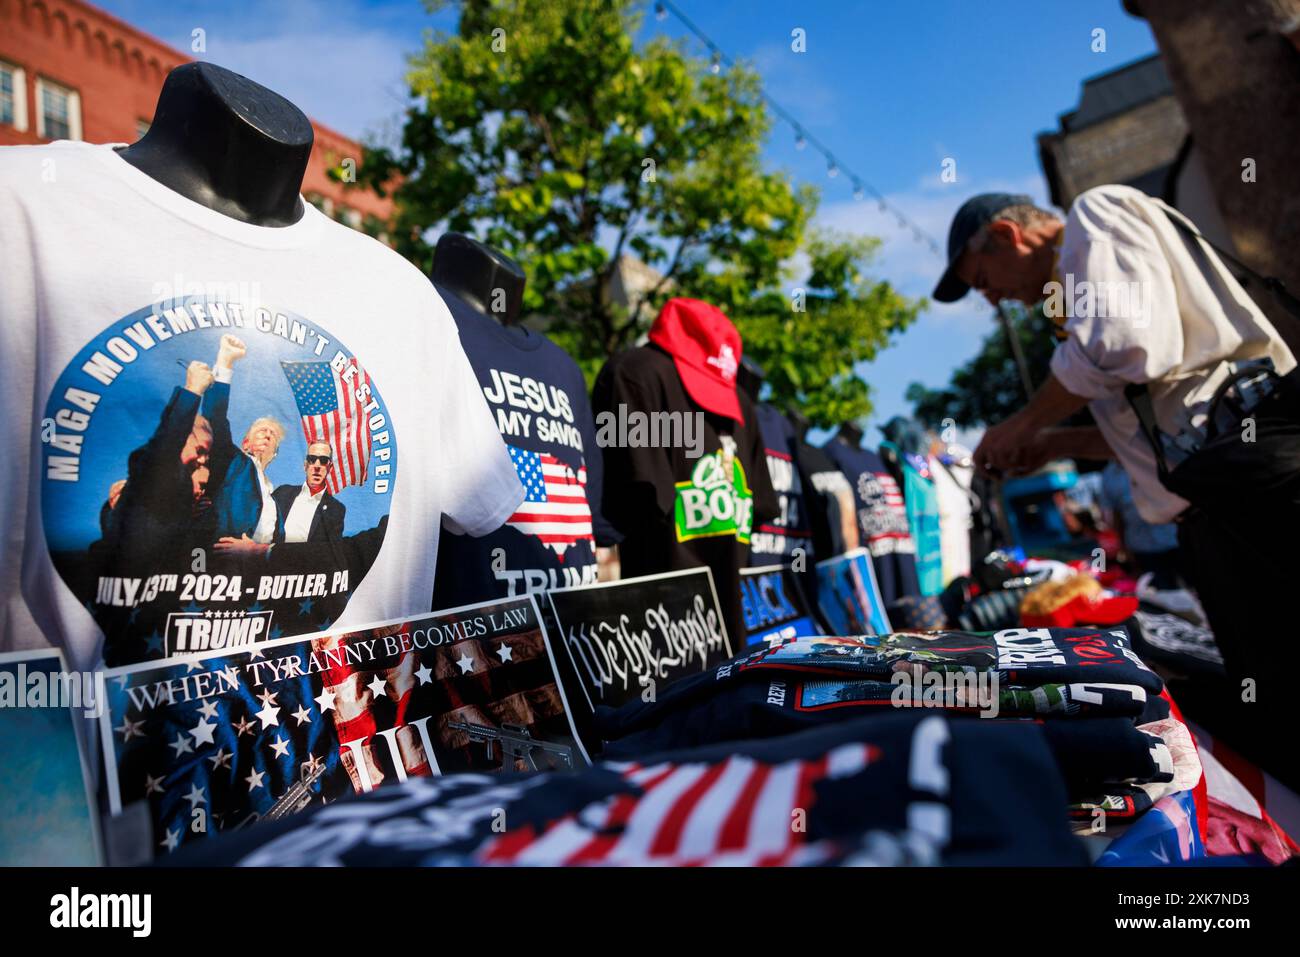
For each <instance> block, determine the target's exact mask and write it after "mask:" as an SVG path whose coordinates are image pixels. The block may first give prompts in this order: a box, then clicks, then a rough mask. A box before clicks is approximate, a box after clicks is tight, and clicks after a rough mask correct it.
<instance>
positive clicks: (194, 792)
mask: <svg viewBox="0 0 1300 957" xmlns="http://www.w3.org/2000/svg"><path fill="white" fill-rule="evenodd" d="M207 799H208V798H207V795H205V794H204V793H203V788H201V787H199V786H198V784H191V785H190V793H189V794H187V795H185V800H187V801H189V802H190V810H191V811H192V810H194V809H195V808H196V807H198V806H199V805H200V804H202V803H203V802H204V801H206V800H207Z"/></svg>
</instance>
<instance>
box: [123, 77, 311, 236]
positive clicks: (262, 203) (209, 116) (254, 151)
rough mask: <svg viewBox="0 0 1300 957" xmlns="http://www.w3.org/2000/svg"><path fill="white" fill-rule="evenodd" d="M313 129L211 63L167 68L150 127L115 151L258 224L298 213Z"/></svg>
mask: <svg viewBox="0 0 1300 957" xmlns="http://www.w3.org/2000/svg"><path fill="white" fill-rule="evenodd" d="M313 139H314V135H313V133H312V128H311V121H309V120H308V119H307V117H306V116H304V115H303V112H302V111H301V110H300V109H298V108H297V107H296V106H294V105H293V104H292V103H290V102H289V101H288V100H286V99H285V98H284V97H282V96H280V95H279V94H278V93H274V92H272V91H271V90H268V89H266V87H263V86H259V85H258V84H256V83H254V82H253V81H252V80H249V79H247V78H246V77H242V76H240V75H239V74H238V73H232V72H231V71H229V70H226V69H223V68H221V67H219V66H214V65H213V64H211V63H186V64H184V65H182V66H178V67H177V68H176V69H174V70H172V71H171V73H169V74H168V75H167V79H166V81H165V82H164V83H163V88H162V93H161V94H159V96H158V107H157V110H156V112H155V113H154V118H153V124H152V125H151V126H150V127H149V132H148V133H146V134H145V135H144V137H143V138H142V139H141V140H139V141H138V142H136V143H133V144H132V145H130V146H128V147H126V148H125V149H122V150H119V151H118V155H119V156H121V157H122V159H124V160H126V161H127V162H128V163H130V164H131V165H132V166H134V167H136V168H137V169H139V170H141V171H142V172H144V173H146V174H147V175H148V176H150V177H152V178H153V179H155V180H157V181H158V182H160V183H162V184H163V185H164V186H166V187H168V188H169V189H172V190H174V191H175V192H177V193H180V194H181V195H182V196H185V197H187V198H188V199H192V200H194V202H196V203H201V204H202V205H204V206H207V207H208V208H209V209H213V210H216V211H217V212H219V213H222V214H224V215H226V216H229V217H231V218H232V219H238V220H240V221H241V222H245V223H252V224H254V225H257V226H290V225H292V224H293V223H296V222H297V221H298V220H299V219H301V218H302V214H303V209H302V200H301V199H300V198H299V196H298V192H299V190H300V189H301V187H302V177H303V173H304V172H306V169H307V160H308V158H309V157H310V156H311V147H312V141H313Z"/></svg>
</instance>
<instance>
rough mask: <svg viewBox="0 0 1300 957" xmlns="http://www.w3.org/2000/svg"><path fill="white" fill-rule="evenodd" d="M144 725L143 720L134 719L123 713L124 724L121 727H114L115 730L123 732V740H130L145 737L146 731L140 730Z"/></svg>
mask: <svg viewBox="0 0 1300 957" xmlns="http://www.w3.org/2000/svg"><path fill="white" fill-rule="evenodd" d="M143 727H144V722H143V721H132V720H131V719H130V718H128V717H126V716H125V715H123V717H122V726H121V727H120V728H114V729H113V730H114V731H121V732H122V740H123V741H130V740H131V739H132V738H143V737H144V732H143V731H141V730H140V729H141V728H143Z"/></svg>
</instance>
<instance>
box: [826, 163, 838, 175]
mask: <svg viewBox="0 0 1300 957" xmlns="http://www.w3.org/2000/svg"><path fill="white" fill-rule="evenodd" d="M826 175H827V176H829V177H830V178H831V179H834V178H835V177H836V176H839V175H840V168H839V167H838V166H836V165H835V160H831V161H830V162H829V163H827V164H826Z"/></svg>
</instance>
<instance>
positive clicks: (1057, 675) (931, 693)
mask: <svg viewBox="0 0 1300 957" xmlns="http://www.w3.org/2000/svg"><path fill="white" fill-rule="evenodd" d="M1162 690H1163V683H1162V681H1161V680H1160V678H1159V677H1158V676H1157V675H1156V674H1155V673H1154V672H1152V671H1151V670H1150V669H1149V668H1147V666H1146V665H1145V664H1143V663H1142V661H1141V659H1140V658H1138V656H1137V655H1136V654H1134V653H1133V651H1132V649H1131V648H1130V647H1129V640H1128V636H1127V634H1126V632H1125V631H1124V630H1123V629H1086V628H1080V629H1061V628H1012V629H1006V630H1003V631H999V632H994V633H991V634H979V633H972V632H957V631H934V632H900V633H894V634H889V635H873V636H859V637H852V638H847V637H838V638H837V637H820V638H802V639H794V640H790V641H786V642H784V643H781V644H775V645H773V646H772V647H769V648H763V649H760V650H757V651H754V652H751V653H750V654H747V655H744V656H740V657H737V658H733V659H731V660H730V661H727V662H724V663H723V664H721V665H718V666H717V667H716V668H713V669H711V670H709V671H705V672H701V673H699V674H697V675H693V676H690V677H687V678H683V679H681V680H679V681H677V682H675V683H674V684H672V685H670V686H669V687H667V688H666V689H664V690H663V691H661V692H660V693H659V694H658V696H657V698H656V700H654V701H642V700H638V701H635V702H632V703H629V704H627V705H625V706H623V707H622V708H617V709H613V708H597V710H596V729H597V731H598V733H599V734H600V735H601V736H602V737H603V738H604V740H605V750H604V754H605V756H607V757H614V758H620V759H631V758H636V757H637V756H638V755H641V754H645V753H648V752H654V751H665V750H671V749H675V748H687V747H696V746H700V745H704V744H715V743H718V742H724V741H739V740H744V739H748V738H766V737H773V736H777V735H783V734H787V733H790V732H792V731H797V730H801V729H804V728H809V727H816V726H822V725H827V724H835V723H838V722H842V721H845V720H848V719H851V718H854V717H857V716H862V715H870V714H875V715H884V714H888V713H889V712H891V711H893V710H894V709H929V708H940V709H944V711H945V713H949V714H959V713H964V714H982V715H985V716H987V717H997V718H1002V719H1010V721H1017V719H1018V723H1035V722H1036V723H1040V724H1041V725H1042V727H1043V731H1044V735H1045V737H1046V740H1047V742H1048V746H1049V749H1050V750H1051V751H1052V754H1053V755H1054V757H1055V758H1056V761H1057V764H1058V766H1059V767H1060V770H1061V773H1062V775H1063V777H1064V779H1065V781H1066V786H1067V789H1068V792H1069V795H1070V799H1071V803H1072V804H1075V805H1079V806H1080V807H1081V808H1083V809H1081V810H1080V811H1079V812H1078V814H1077V815H1076V816H1087V815H1091V814H1093V813H1095V812H1094V810H1093V809H1094V808H1096V807H1102V808H1103V809H1106V810H1107V813H1109V812H1110V810H1111V809H1112V808H1113V809H1115V811H1116V813H1119V814H1120V815H1121V817H1123V816H1125V815H1127V816H1132V815H1134V814H1138V813H1141V811H1142V810H1144V809H1145V807H1149V806H1150V802H1149V801H1146V802H1145V803H1144V802H1143V801H1142V799H1141V797H1140V796H1137V795H1136V794H1135V789H1136V790H1137V791H1141V787H1142V786H1143V785H1146V784H1151V783H1153V782H1154V783H1164V782H1168V781H1171V780H1172V779H1173V761H1172V758H1171V757H1170V754H1169V750H1168V747H1167V746H1166V744H1165V742H1164V741H1163V740H1162V738H1161V736H1160V735H1159V734H1158V733H1153V732H1152V731H1150V730H1146V728H1147V727H1148V726H1149V725H1150V723H1151V722H1157V721H1160V720H1164V719H1167V718H1168V717H1169V709H1168V706H1167V703H1166V702H1165V701H1164V700H1163V699H1162V698H1161V697H1160V694H1161V692H1162ZM997 723H1009V722H1008V721H1005V720H1004V721H1001V722H997ZM1139 724H1142V725H1143V727H1141V728H1140V727H1139Z"/></svg>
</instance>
